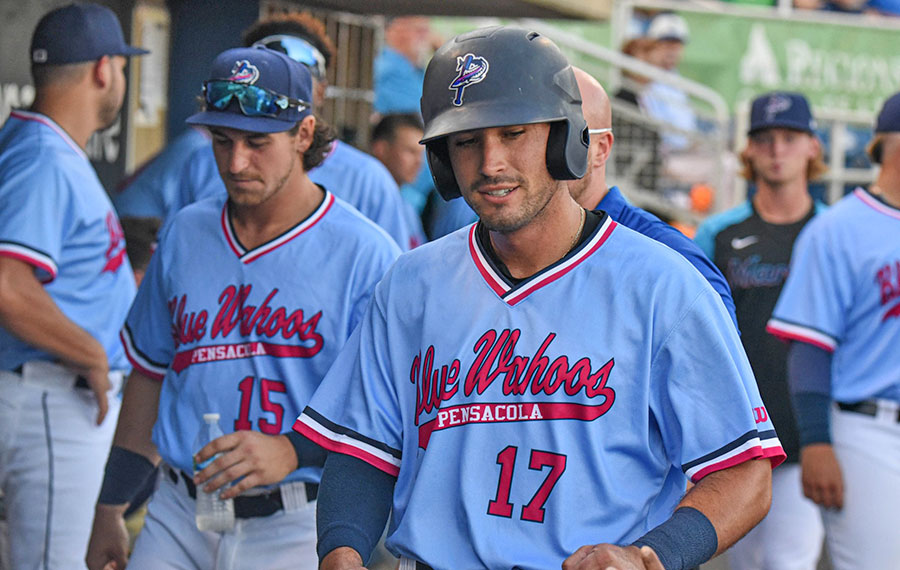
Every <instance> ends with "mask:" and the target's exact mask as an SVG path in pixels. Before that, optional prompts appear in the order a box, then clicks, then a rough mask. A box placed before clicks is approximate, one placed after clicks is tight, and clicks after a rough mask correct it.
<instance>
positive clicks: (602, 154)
mask: <svg viewBox="0 0 900 570" xmlns="http://www.w3.org/2000/svg"><path fill="white" fill-rule="evenodd" d="M595 137H596V138H595ZM614 140H615V137H614V136H613V134H612V132H608V133H601V134H600V135H599V136H597V135H591V142H592V143H594V142H596V144H597V153H596V155H595V156H594V159H593V164H591V168H599V167H601V166H603V165H604V164H606V161H607V160H609V154H610V153H611V152H612V146H613V141H614Z"/></svg>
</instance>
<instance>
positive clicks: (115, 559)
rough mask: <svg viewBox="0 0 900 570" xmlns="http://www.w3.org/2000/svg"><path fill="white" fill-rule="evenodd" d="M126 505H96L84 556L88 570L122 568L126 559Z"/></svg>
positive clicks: (115, 569)
mask: <svg viewBox="0 0 900 570" xmlns="http://www.w3.org/2000/svg"><path fill="white" fill-rule="evenodd" d="M125 508H126V505H97V508H96V509H95V510H94V526H93V528H92V529H91V540H90V542H89V543H88V549H87V555H86V556H85V557H84V561H85V563H87V567H88V569H89V570H124V568H125V564H126V563H127V561H128V530H127V529H126V528H125V518H124V516H123V515H124V513H125Z"/></svg>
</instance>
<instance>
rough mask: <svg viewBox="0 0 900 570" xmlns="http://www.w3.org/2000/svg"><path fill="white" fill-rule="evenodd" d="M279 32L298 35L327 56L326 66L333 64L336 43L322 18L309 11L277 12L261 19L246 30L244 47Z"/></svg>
mask: <svg viewBox="0 0 900 570" xmlns="http://www.w3.org/2000/svg"><path fill="white" fill-rule="evenodd" d="M278 34H284V35H288V36H297V37H299V38H301V39H304V40H306V41H308V42H309V43H311V44H312V45H313V46H315V48H316V49H317V50H319V51H320V52H322V56H324V57H325V67H330V66H331V59H332V58H333V57H334V44H333V43H332V41H331V38H329V37H328V34H327V33H326V32H325V25H324V24H323V23H322V21H321V20H319V19H318V18H316V17H315V16H313V15H312V14H310V13H309V12H299V13H298V12H291V13H287V14H277V15H275V16H271V17H269V18H266V19H265V20H259V21H258V22H256V23H255V24H253V25H252V26H250V27H249V28H247V29H246V30H245V31H244V47H250V46H252V45H253V44H255V43H256V42H258V41H259V40H261V39H263V38H265V37H268V36H274V35H278Z"/></svg>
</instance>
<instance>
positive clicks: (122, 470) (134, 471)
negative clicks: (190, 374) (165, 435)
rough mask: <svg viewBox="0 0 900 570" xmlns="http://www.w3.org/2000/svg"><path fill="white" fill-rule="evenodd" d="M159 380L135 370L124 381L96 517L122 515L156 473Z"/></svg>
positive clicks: (157, 461) (157, 459)
mask: <svg viewBox="0 0 900 570" xmlns="http://www.w3.org/2000/svg"><path fill="white" fill-rule="evenodd" d="M160 386H161V384H160V382H157V381H156V380H152V379H150V378H147V377H146V376H144V375H142V374H141V373H140V372H137V371H134V372H132V373H131V376H129V377H128V382H126V383H125V390H124V393H123V397H122V409H121V412H120V414H119V423H118V424H117V425H116V434H115V436H114V437H113V445H112V449H111V450H110V453H109V458H108V459H107V461H106V468H105V470H104V475H103V484H102V485H101V487H100V496H99V498H98V499H97V510H96V512H95V517H97V516H102V517H104V518H107V519H109V520H114V519H116V518H117V517H118V518H121V516H122V514H123V513H124V512H125V509H126V508H127V507H128V505H129V504H130V503H131V501H132V500H133V499H134V497H135V496H136V495H137V493H138V492H139V491H140V489H141V487H142V486H143V485H144V484H145V483H146V482H147V480H148V478H149V477H152V476H153V474H154V473H155V469H154V467H155V466H156V465H158V464H159V461H160V457H159V453H158V452H157V451H156V446H155V445H153V441H152V438H151V431H152V429H153V424H154V423H155V422H156V414H157V411H158V408H159V392H160Z"/></svg>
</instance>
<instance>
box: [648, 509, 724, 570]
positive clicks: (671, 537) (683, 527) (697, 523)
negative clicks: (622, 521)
mask: <svg viewBox="0 0 900 570" xmlns="http://www.w3.org/2000/svg"><path fill="white" fill-rule="evenodd" d="M632 546H637V547H638V548H640V547H642V546H649V547H650V548H652V549H653V551H654V552H656V556H657V557H658V558H659V561H660V562H661V563H662V565H663V568H665V569H666V570H688V569H689V568H694V567H696V566H700V565H701V564H703V563H704V562H707V561H708V560H709V559H710V558H712V557H713V556H714V555H715V553H716V549H717V548H718V547H719V538H718V536H716V529H715V527H713V525H712V523H711V522H709V519H708V518H706V515H704V514H703V513H701V512H700V511H698V510H697V509H695V508H693V507H681V508H680V509H678V510H677V511H675V513H674V514H673V515H672V517H671V518H670V519H669V520H667V521H666V522H664V523H662V524H661V525H659V526H658V527H656V528H654V529H653V530H651V531H650V532H648V533H647V534H645V535H644V536H642V537H641V538H639V539H637V540H636V541H634V542H633V543H632Z"/></svg>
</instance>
